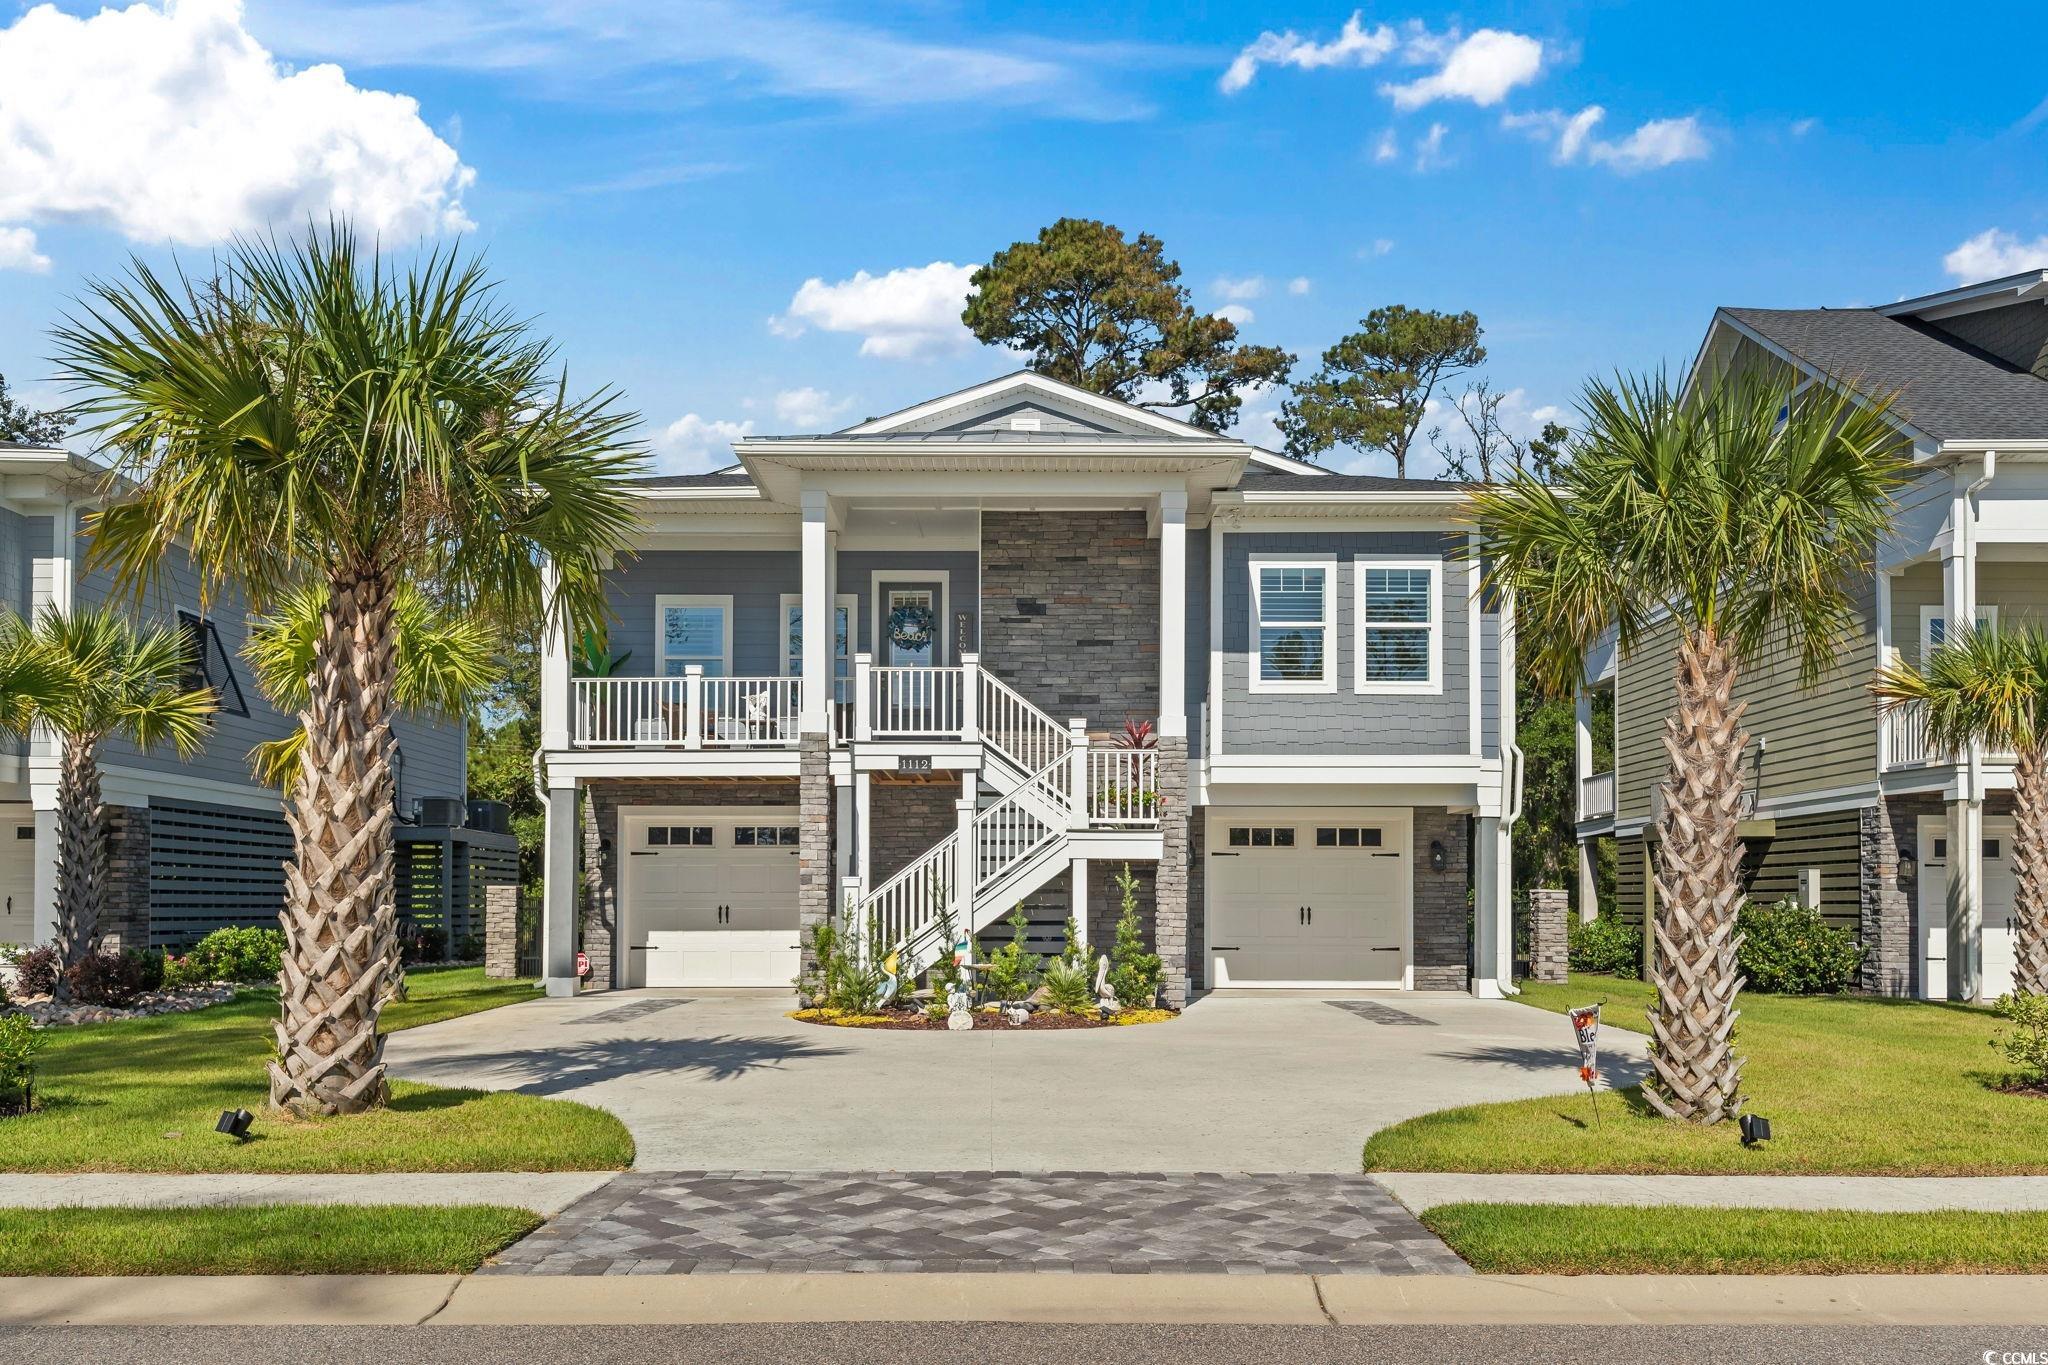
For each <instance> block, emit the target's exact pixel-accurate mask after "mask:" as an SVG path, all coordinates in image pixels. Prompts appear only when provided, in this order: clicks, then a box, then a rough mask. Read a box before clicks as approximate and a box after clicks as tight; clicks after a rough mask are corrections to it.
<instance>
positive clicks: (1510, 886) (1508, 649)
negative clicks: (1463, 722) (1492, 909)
mask: <svg viewBox="0 0 2048 1365" xmlns="http://www.w3.org/2000/svg"><path fill="white" fill-rule="evenodd" d="M1520 645H1521V641H1520V640H1519V638H1518V636H1517V628H1516V624H1515V599H1514V598H1513V597H1512V596H1508V597H1506V598H1505V599H1504V600H1503V601H1502V602H1501V646H1500V655H1501V659H1500V683H1499V686H1500V691H1501V698H1500V715H1501V727H1500V737H1501V753H1502V754H1503V756H1505V757H1507V758H1508V759H1509V760H1510V761H1509V762H1508V763H1507V764H1504V765H1503V772H1502V777H1503V783H1502V785H1503V787H1504V788H1505V790H1504V791H1503V792H1502V795H1503V796H1504V797H1505V798H1506V804H1505V805H1504V806H1503V808H1502V810H1501V815H1500V837H1501V838H1502V839H1503V840H1505V841H1506V842H1507V846H1508V867H1507V876H1506V878H1505V881H1506V885H1505V887H1504V890H1505V891H1506V893H1507V897H1508V906H1509V912H1508V923H1509V930H1508V942H1507V944H1506V948H1505V951H1506V954H1507V959H1508V963H1509V966H1510V971H1509V973H1508V979H1507V980H1504V981H1502V982H1501V983H1500V993H1501V994H1502V995H1504V996H1517V995H1520V994H1521V993H1522V990H1521V987H1519V986H1517V985H1515V982H1514V972H1513V971H1512V967H1513V963H1514V957H1515V945H1514V929H1513V924H1514V910H1513V907H1514V903H1515V855H1514V848H1515V825H1516V824H1517V823H1518V822H1519V821H1520V820H1521V818H1522V764H1523V759H1522V746H1521V745H1519V744H1517V743H1516V742H1515V732H1516V730H1517V729H1518V728H1519V725H1520V722H1521V717H1520V716H1519V715H1517V714H1516V711H1515V677H1516V673H1517V667H1518V663H1517V661H1518V658H1519V655H1520V653H1521V649H1520Z"/></svg>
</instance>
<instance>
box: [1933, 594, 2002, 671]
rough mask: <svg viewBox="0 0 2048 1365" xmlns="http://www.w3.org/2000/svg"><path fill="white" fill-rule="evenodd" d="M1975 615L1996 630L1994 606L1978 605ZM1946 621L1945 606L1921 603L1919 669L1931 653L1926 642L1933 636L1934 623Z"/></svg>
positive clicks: (1996, 612)
mask: <svg viewBox="0 0 2048 1365" xmlns="http://www.w3.org/2000/svg"><path fill="white" fill-rule="evenodd" d="M1977 615H1978V617H1979V618H1981V619H1982V620H1983V622H1984V623H1985V624H1986V625H1988V626H1990V627H1991V628H1992V629H1993V630H1997V629H1998V608H1997V607H1996V606H1995V605H1992V604H1989V603H1979V604H1978V606H1977ZM1947 619H1948V607H1947V606H1946V605H1945V604H1943V603H1940V602H1922V603H1921V604H1920V658H1919V666H1920V667H1921V668H1925V667H1927V656H1928V655H1929V654H1930V653H1932V652H1933V651H1932V649H1931V648H1930V647H1929V644H1928V642H1929V641H1930V640H1931V639H1932V638H1933V636H1934V623H1935V622H1936V621H1945V620H1947Z"/></svg>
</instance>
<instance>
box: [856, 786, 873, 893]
mask: <svg viewBox="0 0 2048 1365" xmlns="http://www.w3.org/2000/svg"><path fill="white" fill-rule="evenodd" d="M872 777H873V774H871V773H869V772H867V771H866V770H862V771H860V772H856V773H855V774H854V775H853V829H854V838H853V843H854V847H855V848H856V849H857V850H858V854H857V861H856V862H855V863H854V867H853V875H854V876H856V877H859V878H860V879H861V884H862V886H863V887H871V886H873V885H874V884H875V866H874V854H873V852H872V850H873V848H874V838H873V830H874V823H875V822H874V816H873V812H874V808H875V806H874V790H875V789H874V783H873V781H872ZM862 894H863V895H865V894H866V892H865V891H863V892H862Z"/></svg>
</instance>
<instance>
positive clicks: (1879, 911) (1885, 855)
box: [1857, 797, 1913, 995]
mask: <svg viewBox="0 0 2048 1365" xmlns="http://www.w3.org/2000/svg"><path fill="white" fill-rule="evenodd" d="M1895 818H1897V812H1895V809H1894V803H1892V802H1889V801H1886V800H1885V799H1884V798H1882V797H1880V798H1878V803H1877V804H1876V805H1874V806H1866V807H1864V809H1863V811H1862V812H1861V822H1860V830H1859V839H1858V843H1859V845H1860V867H1861V874H1862V894H1861V905H1860V914H1861V920H1862V937H1863V969H1862V974H1861V979H1860V980H1859V981H1858V983H1857V984H1858V985H1859V986H1860V987H1861V988H1862V989H1863V990H1865V991H1867V992H1869V993H1870V994H1872V995H1911V994H1912V993H1913V907H1912V904H1911V902H1910V900H1909V899H1908V897H1907V894H1906V890H1905V888H1904V887H1903V886H1901V885H1900V881H1899V837H1898V829H1897V827H1896V826H1895V824H1894V820H1895ZM1907 818H1910V817H1907Z"/></svg>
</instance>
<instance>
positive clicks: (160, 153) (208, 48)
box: [0, 0, 475, 262]
mask: <svg viewBox="0 0 2048 1365" xmlns="http://www.w3.org/2000/svg"><path fill="white" fill-rule="evenodd" d="M0 91H4V92H5V95H4V97H0V224H6V225H20V224H43V223H50V222H90V223H98V224H104V225H107V226H110V227H112V228H114V229H116V230H117V231H119V232H121V233H123V234H124V235H126V236H128V237H130V238H132V239H135V240H138V241H164V240H169V241H173V242H180V243H190V244H205V243H212V242H218V241H221V240H222V239H224V238H226V237H228V236H231V235H232V234H234V233H236V232H244V231H250V230H253V229H258V228H262V227H264V226H266V225H268V224H277V225H279V226H283V227H290V226H293V225H297V224H302V223H303V222H304V221H305V220H306V219H308V218H323V217H326V216H327V215H329V214H343V215H348V216H351V217H353V218H354V219H355V220H356V222H357V223H358V224H359V225H360V226H362V227H363V228H364V229H365V230H366V231H373V232H377V233H380V234H382V235H384V236H386V237H410V236H414V235H416V234H419V233H422V232H434V231H439V230H451V229H460V228H466V227H470V226H472V224H471V223H470V222H469V219H468V217H467V216H466V215H465V214H464V212H463V208H462V194H463V191H464V190H465V189H467V188H468V186H469V184H470V183H471V181H472V179H473V178H474V175H475V173H474V172H473V171H471V170H470V169H469V168H468V167H466V166H464V165H463V164H462V160H461V158H460V157H459V156H458V155H457V154H456V151H455V149H454V148H453V147H451V146H449V145H448V143H447V142H445V141H443V140H442V139H441V138H440V137H439V136H437V135H436V134H435V133H434V132H433V130H432V129H431V128H429V127H428V126H427V124H426V123H425V121H424V120H422V119H421V118H420V112H419V104H418V103H417V101H415V100H413V99H412V98H410V97H409V96H405V95H397V94H391V93H389V92H386V91H380V90H366V89H362V88H359V87H357V86H354V85H351V84H350V83H349V82H348V80H347V78H346V77H345V76H344V75H343V74H342V70H341V68H340V67H338V66H333V65H328V64H321V65H316V66H309V67H306V68H304V69H302V70H297V71H294V70H292V69H290V68H289V67H286V66H284V65H282V64H280V63H279V62H278V61H277V60H276V59H275V58H274V57H272V56H271V54H270V53H269V51H267V50H266V49H265V48H264V47H263V46H262V44H260V43H258V42H257V41H256V40H255V39H254V38H253V37H251V36H250V35H249V33H248V31H247V30H246V29H245V28H244V27H243V26H242V7H241V4H240V0H162V3H161V4H149V3H142V4H134V5H131V6H129V7H128V8H127V9H118V10H117V9H103V10H100V11H99V12H98V13H96V14H94V15H92V16H91V17H89V18H82V19H81V18H75V17H73V16H71V15H68V14H64V13H62V12H60V11H59V10H57V9H55V8H54V7H52V6H49V5H42V6H38V7H37V8H35V9H31V10H29V11H28V12H27V13H26V14H24V15H22V17H21V18H20V19H19V20H17V21H16V22H15V23H14V24H13V25H12V26H11V27H8V28H5V29H0ZM15 232H16V234H17V235H15V236H14V237H13V238H12V241H13V244H14V250H15V252H16V254H19V253H20V252H21V251H22V250H23V249H24V247H23V243H22V241H21V239H20V237H19V236H18V232H19V229H18V228H17V229H15ZM28 259H29V260H30V261H31V262H33V261H34V260H35V259H38V258H37V257H35V256H34V254H33V252H32V251H30V253H29V257H28Z"/></svg>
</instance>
